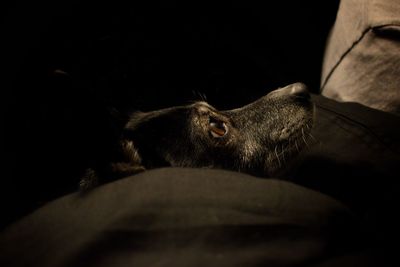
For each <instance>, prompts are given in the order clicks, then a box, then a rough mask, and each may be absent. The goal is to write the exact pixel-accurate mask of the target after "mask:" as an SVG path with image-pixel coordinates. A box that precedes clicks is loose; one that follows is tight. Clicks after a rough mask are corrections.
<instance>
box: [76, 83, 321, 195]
mask: <svg viewBox="0 0 400 267" xmlns="http://www.w3.org/2000/svg"><path fill="white" fill-rule="evenodd" d="M313 110H314V108H313V104H312V102H311V100H310V95H309V93H308V91H307V89H306V86H305V85H304V84H301V83H295V84H292V85H289V86H287V87H285V88H281V89H278V90H275V91H272V92H271V93H269V94H268V95H266V96H264V97H262V98H260V99H259V100H257V101H255V102H253V103H251V104H249V105H246V106H244V107H242V108H239V109H234V110H227V111H218V110H216V109H215V108H213V107H212V106H210V105H209V104H207V103H206V102H196V103H194V104H191V105H187V106H179V107H171V108H167V109H162V110H157V111H151V112H135V113H133V114H132V115H131V116H130V117H129V120H128V122H127V123H126V125H125V127H124V131H123V135H122V138H121V141H120V145H121V152H122V154H123V159H122V160H121V161H120V162H114V163H112V164H111V170H112V173H113V174H114V175H117V176H119V177H122V176H127V175H130V174H134V173H137V172H140V171H143V170H145V169H152V168H157V167H163V166H179V167H197V168H222V169H229V170H235V171H241V172H246V173H250V174H254V175H258V176H265V177H267V176H271V175H275V174H276V173H277V172H278V171H279V170H281V169H282V168H283V167H284V166H285V163H286V162H287V161H288V160H290V159H291V158H293V157H294V155H295V154H297V153H298V151H300V149H301V148H302V147H303V146H304V144H305V142H306V139H305V138H306V137H307V136H308V134H309V132H310V130H311V126H312V122H313ZM89 173H90V172H89ZM90 176H91V177H92V178H90V179H89V180H88V179H86V178H84V179H83V180H82V183H81V187H82V188H87V187H91V186H92V185H93V180H94V178H93V177H94V176H93V175H90Z"/></svg>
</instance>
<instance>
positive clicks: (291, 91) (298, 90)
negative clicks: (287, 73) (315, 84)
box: [271, 83, 311, 100]
mask: <svg viewBox="0 0 400 267" xmlns="http://www.w3.org/2000/svg"><path fill="white" fill-rule="evenodd" d="M271 93H272V94H273V96H275V97H284V96H295V97H296V98H299V99H304V100H309V99H310V97H311V96H310V93H309V91H308V89H307V86H306V85H305V84H303V83H294V84H291V85H288V86H286V87H284V88H281V89H278V90H275V91H273V92H271Z"/></svg>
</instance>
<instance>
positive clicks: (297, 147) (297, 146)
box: [294, 140, 300, 152]
mask: <svg viewBox="0 0 400 267" xmlns="http://www.w3.org/2000/svg"><path fill="white" fill-rule="evenodd" d="M294 144H295V146H296V149H297V152H300V149H299V145H298V144H297V140H296V141H294Z"/></svg>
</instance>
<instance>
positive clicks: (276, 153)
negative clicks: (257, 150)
mask: <svg viewBox="0 0 400 267" xmlns="http://www.w3.org/2000/svg"><path fill="white" fill-rule="evenodd" d="M277 150H278V146H277V145H276V146H275V156H276V158H277V160H278V165H279V168H280V167H281V160H280V159H279V155H278V151H277Z"/></svg>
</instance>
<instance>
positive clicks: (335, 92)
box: [321, 0, 400, 114]
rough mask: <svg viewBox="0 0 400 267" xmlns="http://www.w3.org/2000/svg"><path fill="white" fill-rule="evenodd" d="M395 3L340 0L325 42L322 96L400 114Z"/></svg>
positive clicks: (399, 19) (399, 15) (399, 20)
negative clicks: (335, 16) (334, 19)
mask: <svg viewBox="0 0 400 267" xmlns="http://www.w3.org/2000/svg"><path fill="white" fill-rule="evenodd" d="M399 40H400V1H398V0H342V1H341V3H340V7H339V11H338V14H337V18H336V22H335V25H334V27H333V29H332V32H331V34H330V37H329V39H328V42H327V46H326V51H325V56H324V62H323V70H322V77H321V83H322V84H321V90H322V94H323V95H325V96H327V97H330V98H332V99H335V100H339V101H352V102H359V103H361V104H364V105H366V106H369V107H372V108H376V109H380V110H383V111H388V112H394V113H398V114H400V42H399Z"/></svg>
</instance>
